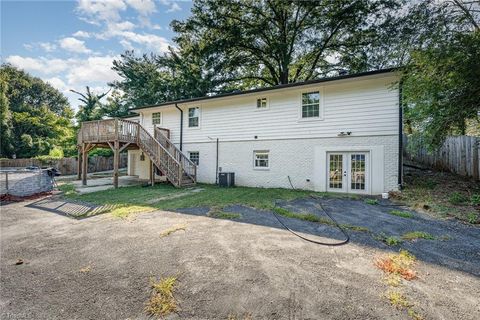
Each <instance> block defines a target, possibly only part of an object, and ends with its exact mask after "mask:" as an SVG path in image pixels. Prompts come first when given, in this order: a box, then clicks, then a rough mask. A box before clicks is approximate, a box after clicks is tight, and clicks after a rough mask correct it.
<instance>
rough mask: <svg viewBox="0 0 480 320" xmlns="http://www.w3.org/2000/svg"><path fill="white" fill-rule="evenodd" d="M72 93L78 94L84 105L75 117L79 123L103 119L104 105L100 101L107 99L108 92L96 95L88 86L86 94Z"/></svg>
mask: <svg viewBox="0 0 480 320" xmlns="http://www.w3.org/2000/svg"><path fill="white" fill-rule="evenodd" d="M70 91H71V92H73V93H76V94H78V95H79V96H80V98H78V100H80V102H82V103H83V105H81V106H80V107H79V110H78V112H77V114H76V115H75V117H76V118H77V121H78V122H79V123H80V122H83V121H91V120H100V119H102V116H103V113H102V103H101V102H100V100H101V99H102V98H103V97H105V96H106V95H107V94H108V92H104V93H101V94H95V93H94V92H92V91H91V90H90V87H89V86H86V93H81V92H78V91H75V90H70Z"/></svg>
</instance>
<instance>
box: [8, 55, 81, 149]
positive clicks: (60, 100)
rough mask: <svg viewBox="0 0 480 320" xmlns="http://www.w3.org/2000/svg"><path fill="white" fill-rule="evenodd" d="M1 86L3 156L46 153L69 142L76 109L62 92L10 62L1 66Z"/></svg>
mask: <svg viewBox="0 0 480 320" xmlns="http://www.w3.org/2000/svg"><path fill="white" fill-rule="evenodd" d="M5 81H6V82H7V83H8V86H6V85H5V84H4V82H5ZM2 83H3V84H2ZM0 85H1V91H2V92H0V103H1V106H0V107H1V108H2V114H1V120H2V152H1V155H2V156H4V157H11V156H12V155H13V154H15V155H16V156H17V158H29V157H34V156H37V155H47V154H48V153H49V152H50V149H52V148H53V146H61V147H62V148H63V147H64V146H65V145H67V144H69V143H70V140H69V139H72V137H73V124H72V118H73V111H72V109H71V108H70V105H69V103H68V100H67V98H66V97H65V96H64V95H63V94H62V93H60V92H59V91H58V90H56V89H55V88H53V87H52V86H51V85H49V84H48V83H45V82H43V81H42V80H41V79H39V78H36V77H32V76H30V75H29V74H27V73H26V72H24V71H22V70H18V69H16V68H15V67H12V66H10V65H8V64H3V65H2V66H1V67H0ZM4 128H5V132H4V130H3V129H4Z"/></svg>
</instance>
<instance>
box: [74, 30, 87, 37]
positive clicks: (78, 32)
mask: <svg viewBox="0 0 480 320" xmlns="http://www.w3.org/2000/svg"><path fill="white" fill-rule="evenodd" d="M73 36H74V37H77V38H90V33H88V32H86V31H82V30H79V31H77V32H75V33H74V34H73Z"/></svg>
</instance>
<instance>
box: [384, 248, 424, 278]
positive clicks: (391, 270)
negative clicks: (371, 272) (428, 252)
mask: <svg viewBox="0 0 480 320" xmlns="http://www.w3.org/2000/svg"><path fill="white" fill-rule="evenodd" d="M415 260H416V258H415V256H414V255H412V254H411V253H409V252H408V251H407V250H400V252H399V253H398V254H390V255H388V256H386V257H383V258H378V259H376V260H375V266H377V268H379V269H380V270H382V271H383V272H385V273H386V274H387V275H390V274H396V275H398V276H400V277H402V278H403V279H405V280H412V279H415V278H416V277H417V274H416V272H415V270H413V266H414V264H415Z"/></svg>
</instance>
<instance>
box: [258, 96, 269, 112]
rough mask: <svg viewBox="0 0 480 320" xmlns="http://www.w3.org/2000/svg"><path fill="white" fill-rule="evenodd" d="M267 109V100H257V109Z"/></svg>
mask: <svg viewBox="0 0 480 320" xmlns="http://www.w3.org/2000/svg"><path fill="white" fill-rule="evenodd" d="M266 108H267V98H261V99H257V109H266Z"/></svg>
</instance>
